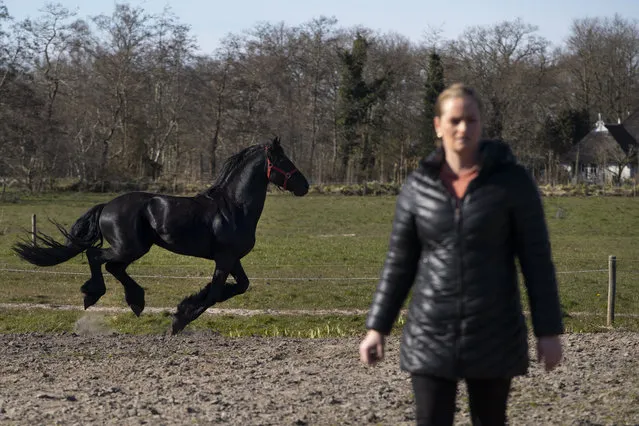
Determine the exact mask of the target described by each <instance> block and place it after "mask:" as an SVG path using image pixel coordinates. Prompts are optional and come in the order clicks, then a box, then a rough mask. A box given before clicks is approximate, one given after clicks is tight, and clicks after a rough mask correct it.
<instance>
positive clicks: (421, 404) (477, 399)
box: [412, 374, 511, 426]
mask: <svg viewBox="0 0 639 426" xmlns="http://www.w3.org/2000/svg"><path fill="white" fill-rule="evenodd" d="M412 382H413V390H414V392H415V405H416V416H417V418H416V420H417V425H418V426H426V425H429V426H444V425H445V426H451V425H452V424H453V420H454V418H455V400H456V397H457V381H454V380H448V379H442V378H440V377H434V376H429V375H421V374H413V375H412ZM510 382H511V379H502V378H500V379H466V386H467V388H468V399H469V402H470V414H471V417H472V421H473V425H474V426H503V425H505V424H506V406H507V403H508V394H509V393H510Z"/></svg>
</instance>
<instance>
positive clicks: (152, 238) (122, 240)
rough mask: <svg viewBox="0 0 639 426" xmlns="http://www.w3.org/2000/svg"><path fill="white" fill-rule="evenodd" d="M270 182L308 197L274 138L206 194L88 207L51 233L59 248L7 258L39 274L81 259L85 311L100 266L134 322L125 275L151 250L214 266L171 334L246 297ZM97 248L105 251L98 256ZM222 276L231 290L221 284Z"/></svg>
mask: <svg viewBox="0 0 639 426" xmlns="http://www.w3.org/2000/svg"><path fill="white" fill-rule="evenodd" d="M269 182H272V183H273V184H275V185H277V186H279V187H281V188H283V189H285V190H288V191H290V192H292V193H293V194H295V195H297V196H303V195H305V194H306V193H307V192H308V182H307V180H306V178H305V177H304V175H302V173H300V172H299V170H297V168H296V167H295V165H294V164H293V163H292V162H291V160H290V159H289V158H288V157H287V156H286V154H285V153H284V150H283V149H282V147H281V145H280V140H279V138H275V139H274V140H273V141H272V142H270V143H267V144H260V145H253V146H250V147H248V148H246V149H244V150H242V151H241V152H239V153H237V154H235V155H233V156H232V157H230V158H229V159H228V160H227V161H226V162H225V163H224V166H223V167H222V170H221V171H220V174H219V176H218V178H217V180H216V182H215V183H214V184H213V186H212V187H210V188H209V189H207V190H206V191H204V192H202V193H200V194H198V195H196V196H194V197H175V196H169V195H160V194H152V193H147V192H131V193H127V194H124V195H121V196H118V197H116V198H114V199H113V200H111V201H109V202H108V203H103V204H98V205H96V206H94V207H92V208H91V209H90V210H89V211H87V212H86V213H85V214H84V215H82V216H81V217H80V218H79V219H78V220H77V221H76V222H75V223H74V224H73V226H72V227H71V229H70V230H69V231H66V230H65V229H64V228H63V227H62V226H61V225H57V226H58V229H59V230H60V232H62V234H63V235H64V236H65V237H66V242H65V243H64V244H61V243H59V242H57V241H55V240H54V239H53V238H52V237H50V236H48V235H46V234H42V233H39V234H38V235H37V238H36V240H37V243H38V244H33V243H32V242H29V241H28V240H25V241H23V242H20V243H17V244H15V245H14V247H13V250H14V251H15V252H16V253H17V254H18V255H19V256H20V257H21V258H22V259H24V260H26V261H28V262H30V263H32V264H34V265H38V266H52V265H57V264H59V263H62V262H65V261H67V260H69V259H71V258H72V257H74V256H76V255H78V254H80V253H82V252H83V251H86V256H87V260H88V261H89V266H90V268H91V278H89V280H87V282H86V283H84V285H82V287H81V291H82V293H83V294H84V309H87V308H88V307H89V306H92V305H94V304H95V303H96V302H97V301H98V300H99V299H100V297H102V295H104V294H105V293H106V286H105V285H104V277H103V276H102V264H106V265H105V268H106V270H107V271H108V272H110V273H111V274H112V275H113V276H114V277H115V278H116V279H117V280H118V281H120V282H121V283H122V285H123V286H124V292H125V299H126V302H127V304H128V305H129V306H130V308H131V310H132V311H133V312H134V313H135V314H136V315H137V316H139V315H140V314H141V313H142V311H143V310H144V289H143V288H142V287H140V285H138V283H136V282H135V281H134V280H133V278H131V277H130V276H129V275H128V274H127V272H126V268H127V267H128V266H129V265H130V264H131V263H132V262H134V261H135V260H137V259H139V258H141V257H142V256H144V255H145V254H146V253H147V252H148V251H149V250H150V249H151V246H153V244H156V245H158V246H160V247H163V248H165V249H167V250H169V251H172V252H174V253H178V254H183V255H187V256H195V257H201V258H205V259H211V260H213V261H215V272H214V273H213V278H212V280H211V282H210V283H208V284H207V285H206V286H205V287H204V288H202V289H201V290H200V291H199V292H197V293H195V294H192V295H191V296H188V297H186V298H184V300H182V302H180V304H179V305H178V307H177V312H176V313H175V314H174V315H173V324H172V333H173V334H176V333H178V332H180V331H181V330H182V329H184V327H186V325H187V324H188V323H190V322H191V321H193V320H194V319H196V318H197V317H198V316H200V315H201V314H202V312H204V311H205V310H206V309H207V308H209V307H210V306H212V305H214V304H215V303H218V302H223V301H225V300H227V299H229V298H231V297H233V296H236V295H238V294H242V293H244V292H246V290H247V289H248V286H249V279H248V277H247V276H246V273H245V272H244V269H243V268H242V264H241V263H240V259H242V258H243V257H244V256H246V255H247V254H248V253H249V252H250V251H251V250H252V249H253V246H254V245H255V230H256V228H257V222H258V220H259V218H260V215H261V214H262V210H263V208H264V202H265V201H266V191H267V187H268V183H269ZM103 240H106V241H107V242H108V243H109V245H110V247H109V248H101V247H102V243H103ZM229 274H230V275H231V276H233V278H235V284H233V283H226V279H227V277H228V275H229Z"/></svg>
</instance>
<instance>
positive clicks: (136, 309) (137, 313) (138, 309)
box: [129, 305, 144, 317]
mask: <svg viewBox="0 0 639 426" xmlns="http://www.w3.org/2000/svg"><path fill="white" fill-rule="evenodd" d="M129 306H130V308H131V310H132V311H133V313H134V314H135V316H136V317H139V316H140V314H141V313H142V311H143V310H144V306H138V305H129Z"/></svg>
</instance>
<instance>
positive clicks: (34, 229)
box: [31, 213, 38, 247]
mask: <svg viewBox="0 0 639 426" xmlns="http://www.w3.org/2000/svg"><path fill="white" fill-rule="evenodd" d="M37 235H38V227H37V225H36V215H35V213H34V214H32V215H31V241H32V242H33V246H34V247H35V246H36V245H38V239H37V238H36V236H37Z"/></svg>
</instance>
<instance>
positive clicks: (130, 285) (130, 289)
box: [105, 261, 144, 317]
mask: <svg viewBox="0 0 639 426" xmlns="http://www.w3.org/2000/svg"><path fill="white" fill-rule="evenodd" d="M130 264H131V262H124V261H109V262H107V263H106V265H105V268H106V270H107V271H109V272H110V273H111V275H113V276H114V277H115V278H116V279H117V280H118V281H120V282H121V283H122V285H123V286H124V299H125V300H126V303H127V304H128V305H129V307H130V308H131V310H132V311H133V313H134V314H135V315H136V316H138V317H139V316H140V314H141V313H142V311H143V310H144V289H143V288H142V287H140V285H139V284H138V283H136V282H135V280H134V279H133V278H131V276H130V275H129V274H127V273H126V268H127V267H128V266H129V265H130Z"/></svg>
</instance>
